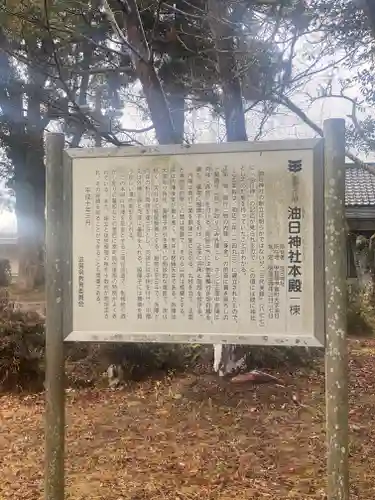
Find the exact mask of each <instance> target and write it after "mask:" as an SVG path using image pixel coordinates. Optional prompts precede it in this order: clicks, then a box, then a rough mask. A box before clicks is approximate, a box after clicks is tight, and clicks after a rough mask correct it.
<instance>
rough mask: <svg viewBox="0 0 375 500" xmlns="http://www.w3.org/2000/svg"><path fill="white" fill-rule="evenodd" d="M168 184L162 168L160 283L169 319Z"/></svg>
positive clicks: (166, 170)
mask: <svg viewBox="0 0 375 500" xmlns="http://www.w3.org/2000/svg"><path fill="white" fill-rule="evenodd" d="M168 185H169V171H168V169H167V168H163V171H162V204H163V209H162V235H163V236H162V238H163V243H162V283H163V309H162V311H163V319H164V320H167V319H169V312H168V311H169V308H168V298H169V297H168V291H169V256H168V253H169V249H168V243H169V241H168V238H169V236H168V230H169V228H168V212H169V208H168V207H169V198H168Z"/></svg>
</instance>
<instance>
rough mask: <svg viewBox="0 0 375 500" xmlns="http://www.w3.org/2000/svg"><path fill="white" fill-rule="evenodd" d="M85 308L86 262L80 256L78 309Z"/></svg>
mask: <svg viewBox="0 0 375 500" xmlns="http://www.w3.org/2000/svg"><path fill="white" fill-rule="evenodd" d="M84 306H85V260H84V257H82V256H80V257H79V259H78V307H84Z"/></svg>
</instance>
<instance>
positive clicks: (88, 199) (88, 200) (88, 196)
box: [85, 186, 92, 227]
mask: <svg viewBox="0 0 375 500" xmlns="http://www.w3.org/2000/svg"><path fill="white" fill-rule="evenodd" d="M91 214H92V192H91V188H90V187H89V186H86V187H85V225H86V226H87V227H90V226H91Z"/></svg>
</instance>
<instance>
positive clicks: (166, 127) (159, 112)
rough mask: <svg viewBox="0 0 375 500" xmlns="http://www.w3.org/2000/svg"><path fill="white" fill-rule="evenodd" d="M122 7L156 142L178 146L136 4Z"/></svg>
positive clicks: (131, 2)
mask: <svg viewBox="0 0 375 500" xmlns="http://www.w3.org/2000/svg"><path fill="white" fill-rule="evenodd" d="M119 4H120V5H121V7H122V9H123V12H124V18H125V25H126V31H127V38H128V40H129V43H130V45H131V46H132V47H133V51H132V57H133V61H134V66H135V70H136V74H137V76H138V78H139V81H140V82H141V85H142V90H143V93H144V95H145V97H146V101H147V106H148V109H149V110H150V115H151V120H152V123H153V124H154V127H155V133H156V138H157V140H158V142H159V144H178V142H179V141H178V138H177V134H176V132H175V130H174V126H173V121H172V117H171V113H170V111H169V107H168V103H167V99H166V97H165V94H164V91H163V88H162V86H161V83H160V80H159V77H158V75H157V73H156V71H155V68H154V65H153V62H152V57H151V54H150V50H149V47H148V44H147V40H146V36H145V33H144V30H143V26H142V21H141V18H140V15H139V11H138V6H137V3H136V0H127V2H124V1H123V0H119Z"/></svg>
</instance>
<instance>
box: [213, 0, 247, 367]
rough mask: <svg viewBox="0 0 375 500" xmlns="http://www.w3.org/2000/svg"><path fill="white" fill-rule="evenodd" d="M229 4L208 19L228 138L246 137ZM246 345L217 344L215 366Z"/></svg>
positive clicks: (241, 358) (242, 354) (237, 363)
mask: <svg viewBox="0 0 375 500" xmlns="http://www.w3.org/2000/svg"><path fill="white" fill-rule="evenodd" d="M229 17H230V16H229V15H228V7H227V5H226V4H225V2H223V1H222V0H208V19H209V25H210V29H211V32H212V35H213V38H214V41H215V48H216V61H217V68H218V72H219V78H220V84H221V90H222V104H223V108H224V118H225V127H226V132H227V141H247V133H246V122H245V114H244V109H243V103H242V90H241V82H240V79H239V78H238V76H237V72H236V57H235V46H234V42H235V36H236V34H235V32H234V30H233V27H232V26H233V24H231V23H230V22H229V21H228V19H229ZM246 352H247V348H245V347H243V346H233V345H215V346H214V370H215V371H216V372H217V373H218V374H219V375H220V376H224V375H228V374H231V373H233V372H235V371H237V370H239V369H240V368H243V367H244V365H245V362H246Z"/></svg>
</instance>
